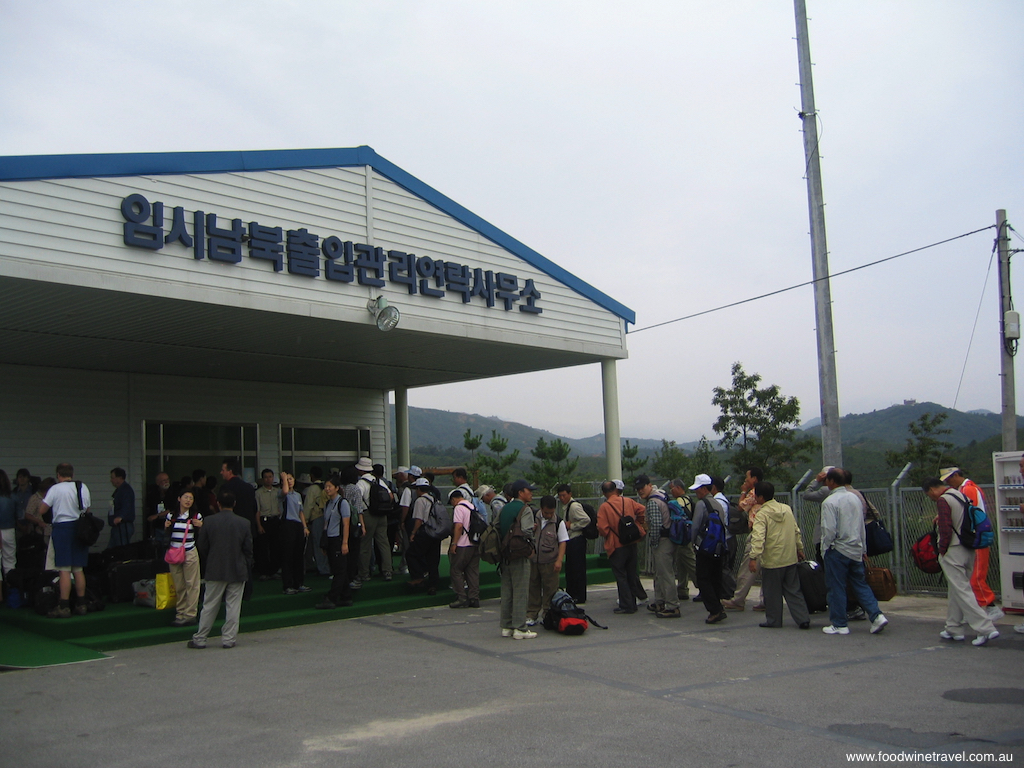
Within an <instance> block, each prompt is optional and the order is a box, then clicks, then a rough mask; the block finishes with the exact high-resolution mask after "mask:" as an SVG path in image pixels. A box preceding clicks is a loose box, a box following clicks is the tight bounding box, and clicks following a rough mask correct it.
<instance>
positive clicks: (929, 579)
mask: <svg viewBox="0 0 1024 768" xmlns="http://www.w3.org/2000/svg"><path fill="white" fill-rule="evenodd" d="M901 482H902V477H898V478H897V479H896V480H895V481H894V482H893V485H892V486H890V487H889V488H858V489H857V490H859V491H860V492H861V493H863V494H864V496H865V498H867V499H868V500H869V501H870V502H871V503H872V504H874V505H875V507H876V508H877V509H878V511H879V513H881V516H882V522H883V524H884V525H885V527H886V528H887V529H888V531H889V533H890V534H892V539H893V543H894V544H895V545H896V546H895V549H894V550H893V551H892V552H890V553H889V554H886V555H881V556H878V557H873V558H871V564H872V565H874V566H880V567H883V568H888V569H889V570H891V571H892V574H893V576H894V577H895V579H896V588H897V590H898V591H899V593H900V594H904V595H906V594H921V595H936V596H942V597H945V595H946V581H945V579H944V578H943V576H942V574H941V573H936V574H930V573H925V572H924V571H922V570H920V569H918V568H917V566H916V565H914V558H913V557H912V555H911V547H913V545H914V543H915V542H916V541H917V540H918V539H919V538H920V537H921V536H923V535H924V534H925V533H928V532H929V531H931V529H932V524H933V523H932V521H933V520H934V519H935V515H936V509H935V503H934V502H933V501H932V500H931V499H929V498H928V497H927V496H925V494H924V492H923V491H922V490H921V489H920V488H903V487H901V485H900V484H901ZM797 487H798V488H799V487H802V485H798V486H797ZM979 487H980V488H981V490H982V493H983V494H984V496H985V508H986V509H995V508H996V506H995V505H996V500H995V490H994V486H992V485H981V486H979ZM577 498H578V500H579V501H581V502H584V503H587V504H592V505H593V506H594V509H597V508H599V507H600V506H601V504H602V503H603V502H604V497H603V496H601V497H577ZM730 498H734V497H733V496H730ZM775 498H777V499H778V500H779V501H781V502H782V503H783V504H789V505H790V506H791V507H792V508H793V514H794V515H795V516H796V519H797V523H798V524H799V526H800V531H801V533H802V535H803V539H804V543H805V546H806V547H807V548H808V549H810V547H811V541H812V537H813V534H814V529H815V527H816V526H817V525H818V522H819V520H820V519H821V505H820V504H818V503H816V502H809V501H804V500H803V499H802V498H801V495H800V493H799V492H797V493H795V494H794V493H793V492H790V491H785V492H776V494H775ZM646 541H647V540H646V539H644V541H643V542H641V545H640V547H639V549H638V552H637V556H638V561H639V566H640V572H641V573H642V574H644V575H645V576H651V575H653V573H654V559H653V557H652V554H651V550H650V546H649V545H648V544H647V543H646ZM590 544H591V546H590V548H589V551H590V552H591V553H599V552H603V551H604V545H603V540H602V539H600V538H599V539H596V540H594V541H592V542H590ZM738 549H739V552H740V553H742V552H743V538H742V537H741V539H740V542H739V547H738ZM808 556H810V552H808ZM738 560H739V558H738V557H737V561H738ZM740 565H741V563H739V562H737V563H736V566H737V567H739V566H740ZM988 585H989V587H991V588H992V591H993V592H995V594H996V595H999V594H1000V589H1001V584H1000V579H999V537H998V536H997V537H996V541H995V543H993V545H992V546H991V547H990V548H989V566H988Z"/></svg>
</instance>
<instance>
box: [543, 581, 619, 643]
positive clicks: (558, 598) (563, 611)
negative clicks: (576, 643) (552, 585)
mask: <svg viewBox="0 0 1024 768" xmlns="http://www.w3.org/2000/svg"><path fill="white" fill-rule="evenodd" d="M588 620H589V622H590V624H593V625H594V626H595V627H598V628H599V629H608V627H602V626H601V625H600V624H598V623H597V622H596V621H594V620H593V619H591V618H590V617H589V616H587V614H586V612H585V611H584V610H583V609H582V608H580V607H579V606H578V605H576V601H575V600H573V599H572V597H571V596H570V595H569V593H568V592H566V591H564V590H561V589H560V590H558V591H557V592H555V594H553V595H552V596H551V604H550V605H549V606H548V610H547V612H546V613H545V614H544V629H550V630H552V631H555V632H560V633H561V634H563V635H582V634H583V633H584V632H586V631H587V627H588V626H589V624H588V623H587V622H588Z"/></svg>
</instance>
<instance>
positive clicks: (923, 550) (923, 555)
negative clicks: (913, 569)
mask: <svg viewBox="0 0 1024 768" xmlns="http://www.w3.org/2000/svg"><path fill="white" fill-rule="evenodd" d="M911 552H912V553H913V555H914V564H915V565H916V566H917V567H918V568H920V569H921V570H922V571H924V572H925V573H940V572H941V571H942V568H941V567H940V566H939V535H938V533H936V531H935V528H934V527H933V528H932V529H931V530H930V531H928V533H926V534H925V535H924V536H922V537H921V538H920V539H918V540H917V542H916V543H915V544H914V546H913V547H911Z"/></svg>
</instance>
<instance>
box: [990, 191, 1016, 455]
mask: <svg viewBox="0 0 1024 768" xmlns="http://www.w3.org/2000/svg"><path fill="white" fill-rule="evenodd" d="M996 231H997V233H998V234H997V235H996V237H997V242H998V244H999V347H1000V349H999V363H1000V365H999V373H1000V378H1001V379H1002V381H1003V398H1002V399H1003V409H1002V410H1003V450H1004V451H1016V450H1017V393H1016V385H1015V384H1014V377H1013V352H1014V351H1016V341H1017V339H1019V338H1020V316H1019V315H1017V313H1016V312H1013V306H1012V304H1011V301H1010V235H1009V225H1008V224H1007V222H1006V211H1003V210H998V211H996Z"/></svg>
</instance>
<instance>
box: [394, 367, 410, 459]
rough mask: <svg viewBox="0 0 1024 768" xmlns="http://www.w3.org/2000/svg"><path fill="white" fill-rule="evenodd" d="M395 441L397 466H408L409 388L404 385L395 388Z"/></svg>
mask: <svg viewBox="0 0 1024 768" xmlns="http://www.w3.org/2000/svg"><path fill="white" fill-rule="evenodd" d="M395 441H396V442H397V443H398V445H396V446H395V447H396V456H397V457H398V466H400V467H408V466H409V461H410V455H409V390H408V388H406V387H398V388H396V389H395Z"/></svg>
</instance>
